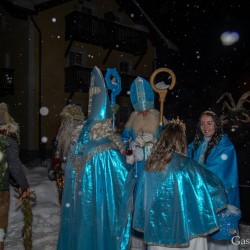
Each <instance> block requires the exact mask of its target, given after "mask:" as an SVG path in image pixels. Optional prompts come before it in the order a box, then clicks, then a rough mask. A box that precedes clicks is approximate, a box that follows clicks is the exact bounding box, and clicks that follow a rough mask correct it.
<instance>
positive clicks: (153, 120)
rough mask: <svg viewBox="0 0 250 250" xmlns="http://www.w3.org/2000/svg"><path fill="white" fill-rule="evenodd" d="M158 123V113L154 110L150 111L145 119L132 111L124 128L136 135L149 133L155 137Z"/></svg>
mask: <svg viewBox="0 0 250 250" xmlns="http://www.w3.org/2000/svg"><path fill="white" fill-rule="evenodd" d="M159 121H160V112H159V111H158V110H156V109H150V110H149V112H148V113H147V116H146V117H143V116H142V115H139V114H138V112H137V111H134V112H133V113H132V114H131V116H130V118H129V120H128V122H127V124H126V126H125V127H126V128H128V129H129V128H132V129H133V130H134V132H135V134H136V135H137V134H138V132H140V131H143V132H149V133H151V134H153V135H154V136H156V135H157V132H158V128H159Z"/></svg>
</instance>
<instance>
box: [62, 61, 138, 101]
mask: <svg viewBox="0 0 250 250" xmlns="http://www.w3.org/2000/svg"><path fill="white" fill-rule="evenodd" d="M92 70H93V69H92V68H88V67H83V66H79V65H74V66H70V67H67V68H65V69H64V72H65V85H64V92H65V93H74V92H88V91H89V85H90V76H91V72H92ZM102 73H103V75H104V76H105V74H106V71H104V70H102ZM119 75H120V77H121V84H122V91H121V93H120V95H123V96H127V92H128V91H129V90H130V85H131V83H132V82H133V81H134V79H135V78H136V77H137V76H134V75H130V74H124V73H123V74H122V73H121V74H119Z"/></svg>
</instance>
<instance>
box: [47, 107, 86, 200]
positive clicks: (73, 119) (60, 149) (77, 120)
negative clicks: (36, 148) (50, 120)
mask: <svg viewBox="0 0 250 250" xmlns="http://www.w3.org/2000/svg"><path fill="white" fill-rule="evenodd" d="M60 116H61V118H62V119H61V124H60V127H59V129H58V133H57V136H56V140H55V143H54V148H55V149H54V153H53V157H52V159H51V167H50V168H49V169H48V176H49V179H50V180H52V181H54V180H56V184H57V188H58V199H59V203H60V204H61V198H62V190H63V185H64V171H65V163H66V157H67V152H68V148H69V146H70V144H71V143H73V142H76V141H77V139H78V136H79V134H80V131H81V129H82V126H83V123H84V121H85V116H84V114H83V112H82V109H81V107H80V106H77V105H75V104H68V105H66V106H65V107H64V108H63V110H62V112H61V113H60Z"/></svg>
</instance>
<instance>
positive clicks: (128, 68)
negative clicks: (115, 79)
mask: <svg viewBox="0 0 250 250" xmlns="http://www.w3.org/2000/svg"><path fill="white" fill-rule="evenodd" d="M119 67H120V72H121V73H128V74H131V73H132V63H131V62H129V61H121V62H120V64H119Z"/></svg>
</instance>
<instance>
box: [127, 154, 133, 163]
mask: <svg viewBox="0 0 250 250" xmlns="http://www.w3.org/2000/svg"><path fill="white" fill-rule="evenodd" d="M126 163H127V164H130V165H133V164H134V163H135V157H134V155H126Z"/></svg>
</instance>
